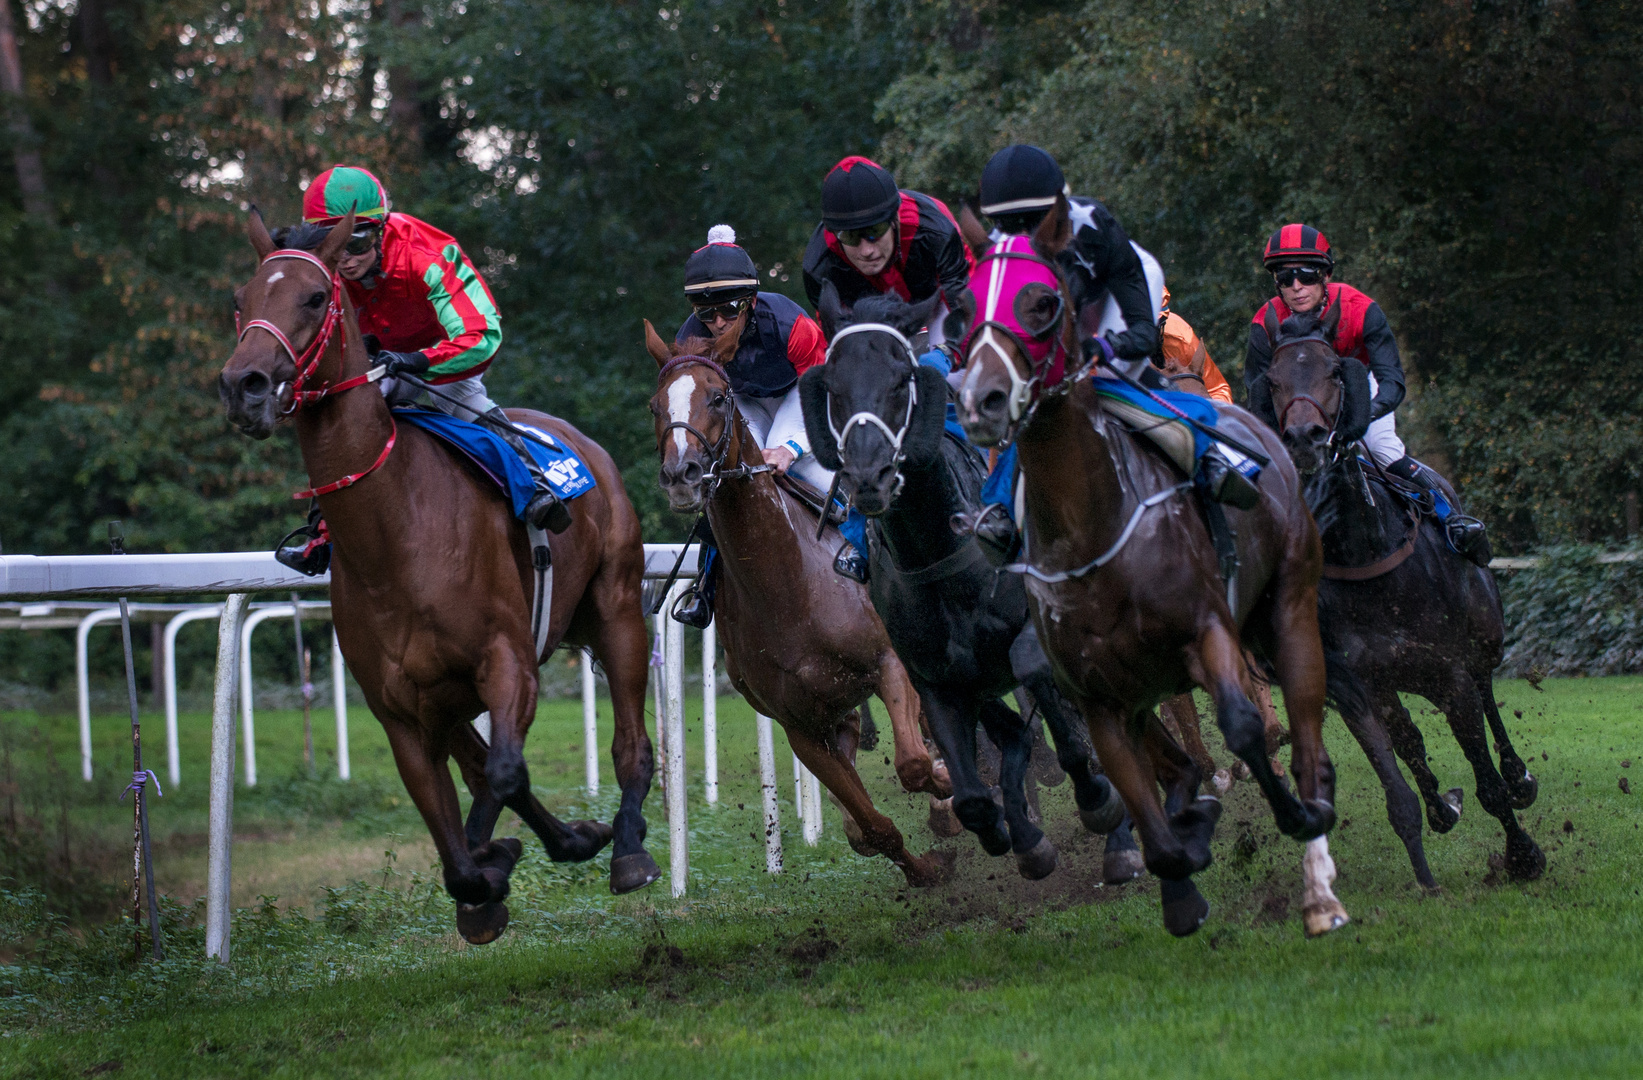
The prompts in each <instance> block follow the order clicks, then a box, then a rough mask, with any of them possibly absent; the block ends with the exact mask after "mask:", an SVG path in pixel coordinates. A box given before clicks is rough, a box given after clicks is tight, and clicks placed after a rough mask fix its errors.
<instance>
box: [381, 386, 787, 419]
mask: <svg viewBox="0 0 1643 1080" xmlns="http://www.w3.org/2000/svg"><path fill="white" fill-rule="evenodd" d="M379 385H380V386H381V387H382V396H383V397H385V398H387V399H388V404H390V405H409V404H410V403H411V402H413V401H416V400H417V399H418V398H424V399H425V400H424V402H423V404H426V405H430V406H432V407H433V408H435V409H438V410H439V411H440V412H442V413H448V414H449V415H451V416H454V417H456V418H457V419H458V420H467V421H470V422H471V421H472V420H473V419H474V418H475V417H477V416H480V415H482V414H484V413H488V412H490V411H491V410H492V409H494V408H496V402H494V401H492V400H491V399H490V397H489V396H488V395H487V394H486V393H485V384H484V383H483V382H481V381H480V380H479V378H478V376H475V377H474V378H471V379H459V380H457V381H456V382H452V383H445V384H444V385H442V386H436V387H434V389H435V390H437V391H439V393H440V394H442V395H443V396H442V397H436V396H434V395H433V394H423V393H421V392H420V391H419V390H417V389H416V388H414V387H411V386H409V385H401V384H400V381H399V380H398V379H395V378H393V377H392V376H390V377H389V378H386V379H383V380H382V382H381V383H380V384H379ZM446 398H452V399H454V400H451V401H447V400H445V399H446ZM801 426H802V423H801Z"/></svg>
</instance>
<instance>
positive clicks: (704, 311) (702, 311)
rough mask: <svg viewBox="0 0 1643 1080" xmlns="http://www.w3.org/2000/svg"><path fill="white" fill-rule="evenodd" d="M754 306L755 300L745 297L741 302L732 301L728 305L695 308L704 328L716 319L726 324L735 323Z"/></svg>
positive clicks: (707, 305) (708, 305) (709, 305)
mask: <svg viewBox="0 0 1643 1080" xmlns="http://www.w3.org/2000/svg"><path fill="white" fill-rule="evenodd" d="M752 304H753V298H752V297H751V296H744V297H742V298H741V299H739V300H732V301H730V302H729V303H727V304H705V305H701V306H698V307H696V308H695V311H696V318H697V319H699V320H700V321H701V323H702V325H703V326H706V325H707V324H708V323H710V322H713V321H715V320H716V319H723V320H724V321H725V322H735V321H736V317H737V316H739V315H740V314H741V313H742V312H744V311H746V310H747V309H748V308H749V307H751V306H752Z"/></svg>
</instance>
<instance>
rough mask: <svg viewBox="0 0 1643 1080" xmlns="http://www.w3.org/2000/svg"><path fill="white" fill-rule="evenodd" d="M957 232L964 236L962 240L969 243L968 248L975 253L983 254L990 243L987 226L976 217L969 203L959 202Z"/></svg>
mask: <svg viewBox="0 0 1643 1080" xmlns="http://www.w3.org/2000/svg"><path fill="white" fill-rule="evenodd" d="M958 232H959V235H960V236H962V237H964V242H965V243H966V244H969V245H970V250H971V251H973V252H975V253H976V254H977V255H985V254H986V253H987V248H988V247H990V246H991V245H992V238H991V237H989V236H988V235H987V226H985V225H983V224H982V223H981V219H980V218H978V217H976V215H975V211H974V210H971V209H970V204H969V203H960V204H959V208H958Z"/></svg>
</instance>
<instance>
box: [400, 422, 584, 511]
mask: <svg viewBox="0 0 1643 1080" xmlns="http://www.w3.org/2000/svg"><path fill="white" fill-rule="evenodd" d="M394 416H396V417H398V418H399V419H401V420H404V421H405V422H406V423H409V424H415V425H416V426H417V427H419V428H422V429H423V430H424V431H426V432H428V433H429V434H430V435H433V436H435V437H437V438H439V439H441V440H443V441H445V442H447V443H449V444H450V445H452V446H454V447H456V448H457V449H458V450H460V451H462V453H463V454H464V455H466V456H467V457H468V459H469V460H471V461H472V462H473V463H474V464H476V465H478V466H479V467H480V468H481V469H483V470H484V471H485V473H486V474H487V475H488V476H490V478H491V480H492V481H493V482H495V483H496V484H497V486H498V487H500V488H502V490H503V491H504V492H506V493H507V496H508V500H509V502H510V503H511V504H512V505H513V513H514V516H515V517H518V516H520V515H521V514H523V513H524V512H525V504H526V503H528V502H530V500H531V496H532V495H533V494H534V493H535V490H536V488H535V484H534V483H533V482H532V480H531V474H530V471H529V470H527V469H526V468H525V463H524V462H523V461H520V460H519V455H518V454H516V453H515V452H514V451H513V449H512V448H511V447H509V446H508V444H507V443H505V442H503V441H502V437H501V436H499V435H497V434H496V433H495V432H493V431H491V430H490V429H488V428H485V427H481V426H480V425H478V424H474V423H470V422H469V421H467V420H459V419H457V418H456V417H454V416H450V415H448V414H446V413H442V412H434V411H432V410H430V409H395V410H394ZM515 426H516V427H519V428H522V429H524V430H525V431H527V432H529V433H530V434H531V435H533V436H535V437H536V439H541V440H542V442H540V443H539V442H537V441H535V439H531V438H527V439H525V446H526V447H527V448H528V449H529V450H530V452H531V456H532V457H534V458H535V459H536V463H537V464H538V465H539V466H541V468H542V471H543V472H544V473H546V474H547V477H548V482H549V483H551V484H552V485H553V490H554V494H556V495H558V496H559V497H560V498H561V499H563V500H565V501H566V502H569V501H570V500H572V499H574V498H576V497H577V496H578V495H582V494H585V493H586V492H589V491H592V490H593V488H594V486H595V485H594V479H593V474H592V473H591V472H589V471H588V468H587V466H586V465H584V464H583V463H582V460H581V459H580V458H578V457H577V456H576V454H575V453H574V452H573V451H572V450H571V449H570V448H569V447H567V446H566V445H565V444H564V443H562V442H560V441H559V440H558V439H556V438H554V437H553V435H552V434H551V433H550V432H547V431H544V430H543V429H541V428H538V427H532V426H531V425H529V424H522V423H518V422H517V421H516V422H515ZM542 443H547V444H548V445H547V446H544V445H542Z"/></svg>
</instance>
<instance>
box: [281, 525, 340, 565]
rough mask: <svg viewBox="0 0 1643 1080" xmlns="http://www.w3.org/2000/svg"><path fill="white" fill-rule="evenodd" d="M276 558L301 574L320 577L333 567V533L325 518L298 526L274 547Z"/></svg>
mask: <svg viewBox="0 0 1643 1080" xmlns="http://www.w3.org/2000/svg"><path fill="white" fill-rule="evenodd" d="M274 559H275V561H276V562H278V563H280V564H281V565H283V566H289V567H290V568H291V569H293V570H295V571H296V572H297V573H299V574H306V575H307V576H308V577H318V576H319V575H321V574H323V573H325V572H326V571H327V570H329V569H330V568H331V534H330V531H329V530H327V529H326V527H325V522H324V521H323V520H317V521H314V522H311V523H309V524H307V525H301V526H298V527H297V528H295V529H292V530H291V531H290V532H288V533H286V534H285V536H284V537H283V538H281V540H280V542H279V544H278V545H277V546H276V547H275V548H274Z"/></svg>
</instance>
